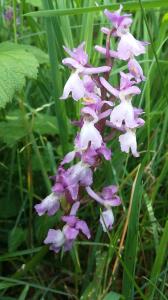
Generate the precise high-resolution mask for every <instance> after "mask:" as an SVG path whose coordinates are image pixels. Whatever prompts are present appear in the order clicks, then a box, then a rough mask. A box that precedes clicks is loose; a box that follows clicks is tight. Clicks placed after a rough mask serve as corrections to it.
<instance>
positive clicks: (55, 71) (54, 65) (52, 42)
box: [44, 1, 68, 154]
mask: <svg viewBox="0 0 168 300" xmlns="http://www.w3.org/2000/svg"><path fill="white" fill-rule="evenodd" d="M49 5H50V2H49V3H48V1H44V7H46V6H47V7H48V6H49ZM49 7H50V6H49ZM54 24H55V21H54ZM58 25H59V24H55V26H56V27H57V28H59V27H58ZM46 31H47V38H48V51H49V57H50V64H51V75H52V77H51V79H52V83H53V98H54V99H55V114H56V117H57V122H58V128H59V134H60V141H61V145H62V151H63V153H64V154H65V153H66V152H68V127H67V119H66V114H65V107H64V103H63V102H62V101H60V100H59V97H60V96H61V94H62V82H61V73H60V70H59V67H58V53H60V51H61V50H60V51H59V48H57V47H56V45H57V44H58V45H61V46H62V44H63V42H62V38H61V42H60V35H59V40H58V41H57V39H56V38H55V34H54V30H53V21H52V20H51V18H49V19H47V20H46ZM57 31H58V32H59V30H57ZM56 41H57V43H56Z"/></svg>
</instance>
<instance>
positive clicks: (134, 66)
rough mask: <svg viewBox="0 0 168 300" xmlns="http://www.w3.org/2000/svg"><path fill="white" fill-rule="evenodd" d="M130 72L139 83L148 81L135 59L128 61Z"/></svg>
mask: <svg viewBox="0 0 168 300" xmlns="http://www.w3.org/2000/svg"><path fill="white" fill-rule="evenodd" d="M128 70H129V72H130V74H131V75H133V76H134V78H135V79H136V81H137V82H140V81H141V80H143V81H144V80H146V78H145V76H144V75H143V70H142V68H141V66H140V64H139V63H138V62H137V60H136V59H135V58H131V59H130V60H129V61H128Z"/></svg>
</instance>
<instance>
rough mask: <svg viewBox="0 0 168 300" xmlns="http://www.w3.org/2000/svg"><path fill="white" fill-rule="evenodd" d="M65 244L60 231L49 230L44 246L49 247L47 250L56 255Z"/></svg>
mask: <svg viewBox="0 0 168 300" xmlns="http://www.w3.org/2000/svg"><path fill="white" fill-rule="evenodd" d="M64 243H65V235H64V233H63V232H62V231H61V230H60V229H57V230H55V229H49V231H48V234H47V237H46V239H45V240H44V244H46V245H48V244H49V245H50V247H49V249H50V250H53V251H54V252H55V253H58V252H59V251H60V249H61V247H62V246H63V245H64Z"/></svg>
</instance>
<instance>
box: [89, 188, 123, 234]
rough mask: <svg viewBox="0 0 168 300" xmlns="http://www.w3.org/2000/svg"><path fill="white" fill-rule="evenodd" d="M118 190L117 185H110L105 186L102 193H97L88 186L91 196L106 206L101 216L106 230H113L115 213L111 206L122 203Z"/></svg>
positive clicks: (101, 221)
mask: <svg viewBox="0 0 168 300" xmlns="http://www.w3.org/2000/svg"><path fill="white" fill-rule="evenodd" d="M117 190H118V189H117V187H116V186H115V185H110V186H107V187H105V188H103V190H102V192H101V193H99V194H96V193H95V192H94V191H93V190H92V189H91V187H86V191H87V193H88V194H89V196H90V197H91V198H93V199H94V200H96V201H97V202H98V203H100V204H101V205H103V206H104V207H105V210H104V211H103V212H102V214H101V216H100V223H101V225H102V227H103V231H104V232H106V231H107V230H111V229H112V225H113V223H114V215H113V212H112V209H111V207H113V206H118V205H120V204H121V200H120V198H119V196H117V195H116V193H117Z"/></svg>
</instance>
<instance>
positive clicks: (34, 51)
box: [20, 44, 49, 64]
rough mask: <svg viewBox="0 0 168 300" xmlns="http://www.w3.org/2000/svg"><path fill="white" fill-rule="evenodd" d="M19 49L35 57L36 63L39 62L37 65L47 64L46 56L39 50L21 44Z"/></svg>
mask: <svg viewBox="0 0 168 300" xmlns="http://www.w3.org/2000/svg"><path fill="white" fill-rule="evenodd" d="M20 47H22V49H24V50H25V51H28V52H29V53H31V54H33V55H34V56H35V58H36V59H37V61H38V62H39V64H47V63H49V56H48V54H47V53H45V52H44V51H43V50H41V49H40V48H37V47H35V46H31V45H26V44H24V45H23V44H22V45H20Z"/></svg>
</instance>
